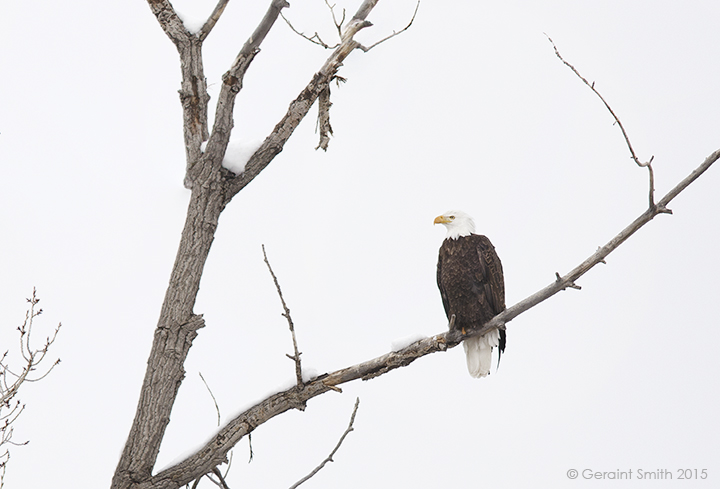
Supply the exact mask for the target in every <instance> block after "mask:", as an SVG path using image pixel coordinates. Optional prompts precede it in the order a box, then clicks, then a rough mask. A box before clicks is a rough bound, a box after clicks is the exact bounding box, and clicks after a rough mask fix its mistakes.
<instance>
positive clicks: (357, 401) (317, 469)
mask: <svg viewBox="0 0 720 489" xmlns="http://www.w3.org/2000/svg"><path fill="white" fill-rule="evenodd" d="M359 405H360V398H359V397H357V398H355V408H354V409H353V412H352V414H351V415H350V423H349V424H348V427H347V429H346V430H345V432H344V433H343V434H342V436H341V437H340V440H339V441H338V442H337V445H335V448H334V449H333V451H332V452H330V455H328V456H327V458H326V459H325V460H323V461H322V462H321V463H320V465H318V466H317V467H315V468H314V469H313V471H312V472H310V473H309V474H308V475H306V476H305V477H303V478H302V479H300V480H299V481H297V482H296V483H295V484H293V485H292V486H290V489H296V488H297V486H299V485H300V484H302V483H303V482H306V481H307V480H308V479H310V478H311V477H312V476H314V475H315V474H317V473H318V472H320V471H321V470H322V468H323V467H325V464H327V463H328V462H334V460H333V456H334V455H335V454H336V453H337V451H338V450H339V449H340V445H342V443H343V441H345V437H346V436H348V434H350V432H351V431H353V423H354V422H355V415H356V414H357V410H358V406H359Z"/></svg>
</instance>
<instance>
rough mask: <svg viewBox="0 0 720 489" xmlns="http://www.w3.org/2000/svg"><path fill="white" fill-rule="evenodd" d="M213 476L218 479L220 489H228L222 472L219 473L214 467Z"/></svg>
mask: <svg viewBox="0 0 720 489" xmlns="http://www.w3.org/2000/svg"><path fill="white" fill-rule="evenodd" d="M213 474H215V475H216V476H217V478H218V479H220V487H222V488H223V489H230V488H229V487H228V485H227V483H226V482H225V478H224V477H223V475H222V472H220V469H218V468H217V467H215V468H214V469H213Z"/></svg>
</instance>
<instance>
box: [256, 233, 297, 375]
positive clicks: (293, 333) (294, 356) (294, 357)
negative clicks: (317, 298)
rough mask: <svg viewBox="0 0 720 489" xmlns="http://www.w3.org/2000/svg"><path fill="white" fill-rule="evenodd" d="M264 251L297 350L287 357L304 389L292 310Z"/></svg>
mask: <svg viewBox="0 0 720 489" xmlns="http://www.w3.org/2000/svg"><path fill="white" fill-rule="evenodd" d="M262 251H263V258H264V260H265V264H266V265H267V267H268V270H269V271H270V275H271V276H272V279H273V282H275V289H277V293H278V295H279V296H280V302H282V306H283V311H284V312H283V314H282V315H283V317H284V318H285V319H287V322H288V326H289V327H290V334H291V335H292V342H293V349H294V350H295V354H294V355H293V356H290V355H287V357H288V358H289V359H290V360H293V361H294V362H295V377H296V378H297V386H298V388H299V389H302V388H303V385H304V384H303V379H302V366H301V364H300V352H299V351H298V346H297V340H296V339H295V325H294V324H293V320H292V318H291V317H290V309H288V306H287V304H285V299H284V298H283V295H282V290H281V289H280V283H279V282H278V279H277V277H276V276H275V272H273V269H272V267H271V266H270V262H269V261H268V257H267V254H266V253H265V245H262Z"/></svg>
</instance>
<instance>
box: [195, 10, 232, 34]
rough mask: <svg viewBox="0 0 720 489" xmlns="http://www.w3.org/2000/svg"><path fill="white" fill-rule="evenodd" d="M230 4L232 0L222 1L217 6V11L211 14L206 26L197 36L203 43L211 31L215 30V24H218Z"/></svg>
mask: <svg viewBox="0 0 720 489" xmlns="http://www.w3.org/2000/svg"><path fill="white" fill-rule="evenodd" d="M228 2H230V0H220V1H219V2H218V4H217V5H215V9H214V10H213V11H212V13H211V14H210V17H208V20H207V21H205V25H203V26H202V29H200V32H198V33H197V36H198V38H199V39H200V40H201V41H204V40H205V38H206V37H207V36H208V34H210V31H212V30H213V27H215V24H217V21H218V20H220V16H221V15H222V14H223V12H224V11H225V7H227V4H228Z"/></svg>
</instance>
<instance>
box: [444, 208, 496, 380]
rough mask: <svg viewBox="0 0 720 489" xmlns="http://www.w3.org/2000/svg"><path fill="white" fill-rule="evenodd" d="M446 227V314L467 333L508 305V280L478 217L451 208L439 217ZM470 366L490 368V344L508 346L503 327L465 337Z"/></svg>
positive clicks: (480, 371)
mask: <svg viewBox="0 0 720 489" xmlns="http://www.w3.org/2000/svg"><path fill="white" fill-rule="evenodd" d="M435 224H442V225H444V226H445V227H446V228H447V236H446V237H445V241H443V244H442V246H441V247H440V254H439V257H438V264H437V283H438V287H439V288H440V295H441V296H442V302H443V306H444V307H445V314H447V317H448V320H450V318H451V317H452V315H453V314H454V315H455V322H454V325H453V327H454V328H456V329H459V330H460V331H461V332H462V333H463V334H466V333H468V332H469V331H472V330H474V329H478V328H480V327H481V326H482V325H483V324H484V323H486V322H487V321H489V320H490V319H492V318H493V317H494V316H495V315H497V314H499V313H500V312H502V311H503V310H505V282H504V279H503V270H502V264H501V263H500V258H498V256H497V253H495V248H494V247H493V245H492V243H490V240H489V239H487V238H486V237H485V236H482V235H479V234H474V232H475V223H474V222H473V220H472V218H471V217H470V216H469V215H467V214H465V213H464V212H462V211H449V212H446V213H445V214H443V215H442V216H438V217H436V218H435ZM463 347H464V349H465V356H466V359H467V367H468V371H469V372H470V375H471V376H473V377H485V376H486V375H488V374H489V373H490V363H491V358H492V350H493V348H494V347H498V350H499V353H498V364H499V363H500V355H501V354H502V353H503V352H504V351H505V330H504V329H501V330H500V331H498V330H497V329H494V330H491V331H489V332H488V333H486V334H485V335H483V336H473V337H471V338H467V339H466V340H465V341H463Z"/></svg>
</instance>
